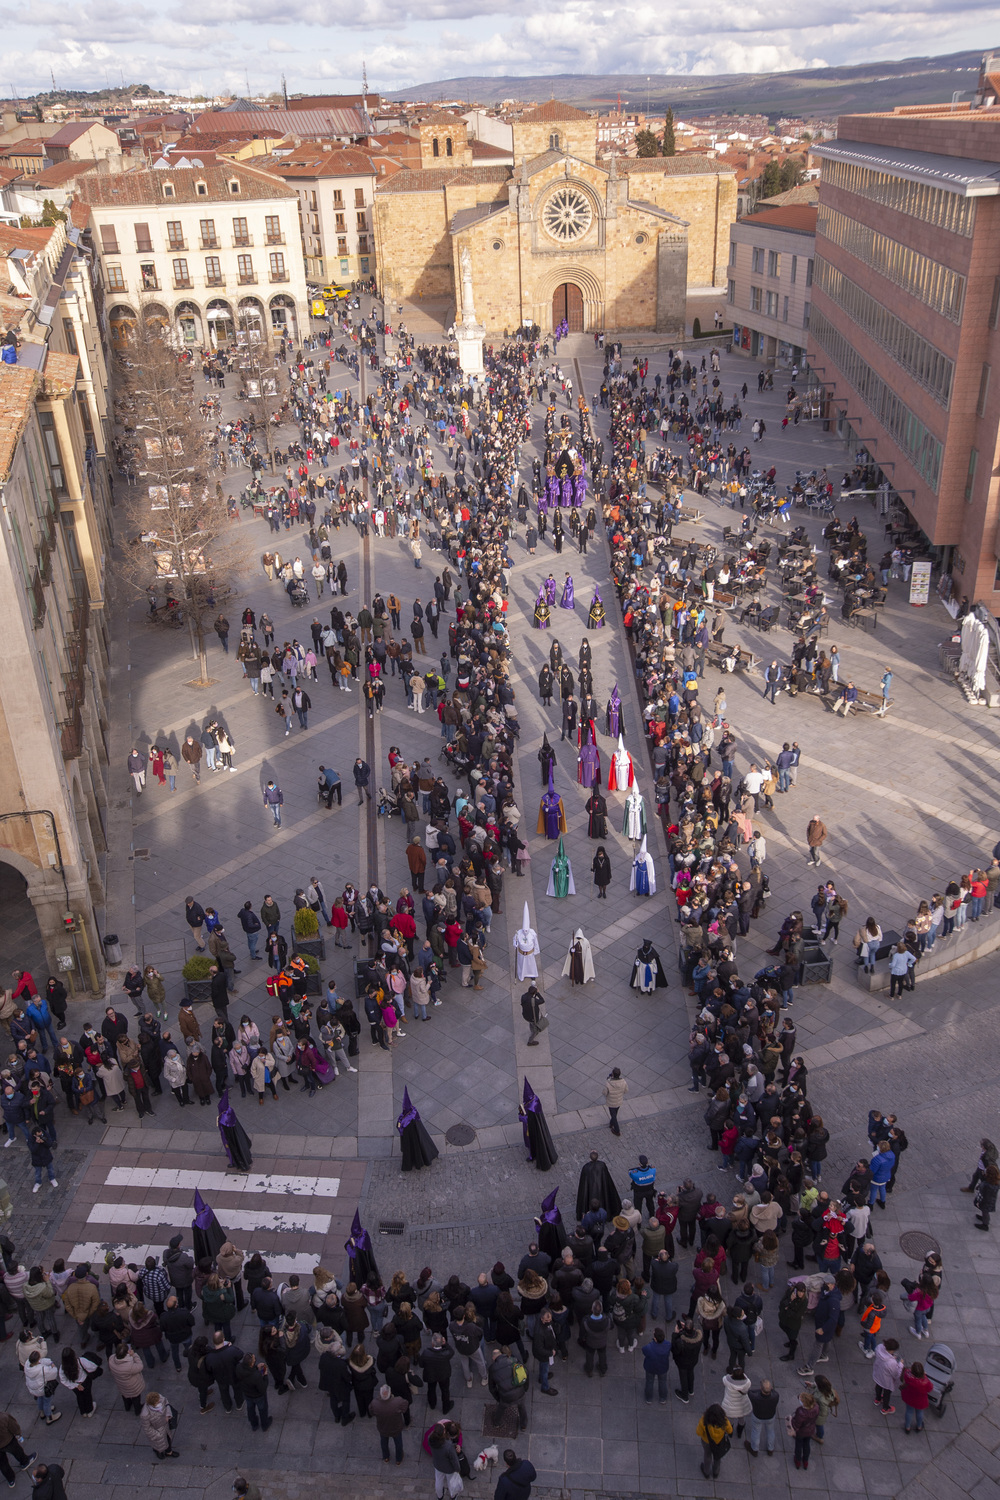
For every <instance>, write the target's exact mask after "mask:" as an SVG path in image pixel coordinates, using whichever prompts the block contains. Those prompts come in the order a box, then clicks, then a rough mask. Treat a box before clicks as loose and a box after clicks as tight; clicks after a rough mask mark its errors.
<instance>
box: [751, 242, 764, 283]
mask: <svg viewBox="0 0 1000 1500" xmlns="http://www.w3.org/2000/svg"><path fill="white" fill-rule="evenodd" d="M750 269H751V271H753V272H754V273H755V275H757V276H763V274H764V250H763V246H761V245H755V246H754V250H753V255H752V256H751V259H750Z"/></svg>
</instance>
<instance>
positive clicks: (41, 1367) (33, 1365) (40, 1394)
mask: <svg viewBox="0 0 1000 1500" xmlns="http://www.w3.org/2000/svg"><path fill="white" fill-rule="evenodd" d="M58 1380H59V1370H58V1368H57V1367H56V1366H55V1365H54V1364H53V1363H52V1361H51V1359H49V1357H48V1356H47V1355H45V1354H40V1353H39V1351H38V1350H37V1349H35V1350H34V1351H33V1352H32V1353H31V1354H29V1355H28V1362H27V1364H26V1365H25V1367H24V1383H25V1385H26V1386H27V1387H28V1395H29V1396H33V1397H34V1398H35V1403H36V1405H37V1406H38V1410H39V1411H40V1412H41V1414H42V1416H43V1417H44V1418H45V1422H46V1425H47V1426H48V1427H51V1426H52V1424H53V1423H54V1422H58V1421H59V1418H60V1417H61V1416H62V1412H61V1411H53V1410H52V1397H51V1396H46V1394H45V1387H46V1386H47V1385H49V1384H50V1383H51V1382H52V1381H56V1382H58Z"/></svg>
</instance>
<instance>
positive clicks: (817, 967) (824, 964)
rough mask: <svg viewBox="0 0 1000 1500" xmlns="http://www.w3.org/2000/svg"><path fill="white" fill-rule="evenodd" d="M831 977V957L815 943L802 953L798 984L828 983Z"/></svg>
mask: <svg viewBox="0 0 1000 1500" xmlns="http://www.w3.org/2000/svg"><path fill="white" fill-rule="evenodd" d="M832 977H833V959H832V957H831V958H827V956H826V952H825V951H824V949H822V948H821V947H820V946H819V944H818V943H817V944H816V946H815V947H812V946H810V947H808V948H805V949H804V950H803V953H802V978H801V979H800V980H799V983H800V984H829V983H830V980H831V979H832Z"/></svg>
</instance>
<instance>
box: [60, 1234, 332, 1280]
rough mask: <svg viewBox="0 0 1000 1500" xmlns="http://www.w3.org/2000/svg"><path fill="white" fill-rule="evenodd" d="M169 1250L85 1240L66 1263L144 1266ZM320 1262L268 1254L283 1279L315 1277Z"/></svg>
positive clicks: (270, 1264) (314, 1257)
mask: <svg viewBox="0 0 1000 1500" xmlns="http://www.w3.org/2000/svg"><path fill="white" fill-rule="evenodd" d="M167 1248H168V1247H167V1246H166V1245H134V1244H131V1243H128V1242H124V1241H123V1242H122V1243H120V1244H116V1243H115V1242H114V1241H113V1240H81V1241H80V1243H79V1244H77V1245H74V1246H73V1248H72V1250H71V1251H70V1252H69V1254H68V1255H67V1256H66V1261H67V1263H69V1264H71V1265H79V1264H80V1262H81V1261H88V1262H90V1263H96V1264H97V1265H103V1263H104V1258H105V1256H106V1255H107V1254H108V1253H109V1252H110V1253H111V1254H112V1256H118V1255H121V1256H122V1257H123V1258H124V1259H125V1260H126V1261H131V1262H133V1263H134V1264H135V1265H137V1266H141V1265H142V1264H143V1263H144V1262H145V1260H146V1257H147V1256H148V1255H152V1256H153V1258H154V1259H155V1260H157V1261H159V1260H160V1258H161V1257H162V1256H163V1254H164V1253H165V1251H166V1250H167ZM319 1260H320V1257H319V1256H317V1255H272V1254H271V1252H270V1251H268V1252H267V1264H268V1267H269V1268H270V1269H271V1270H272V1271H278V1272H280V1273H281V1275H283V1276H290V1275H291V1274H292V1273H293V1272H295V1273H297V1274H298V1275H300V1276H311V1275H312V1273H313V1271H314V1270H315V1269H316V1266H317V1265H318V1264H319Z"/></svg>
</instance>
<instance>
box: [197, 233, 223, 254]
mask: <svg viewBox="0 0 1000 1500" xmlns="http://www.w3.org/2000/svg"><path fill="white" fill-rule="evenodd" d="M198 246H199V249H201V250H218V248H219V239H218V236H217V235H214V234H213V235H212V237H211V239H208V240H206V239H200V240H199V241H198Z"/></svg>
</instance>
